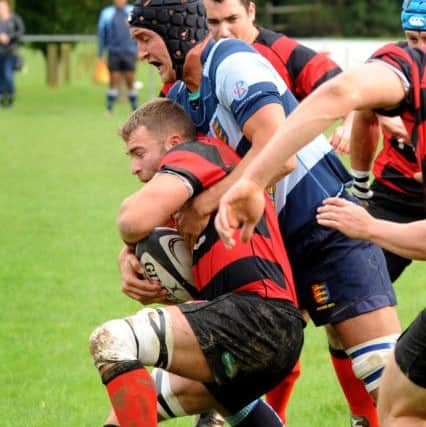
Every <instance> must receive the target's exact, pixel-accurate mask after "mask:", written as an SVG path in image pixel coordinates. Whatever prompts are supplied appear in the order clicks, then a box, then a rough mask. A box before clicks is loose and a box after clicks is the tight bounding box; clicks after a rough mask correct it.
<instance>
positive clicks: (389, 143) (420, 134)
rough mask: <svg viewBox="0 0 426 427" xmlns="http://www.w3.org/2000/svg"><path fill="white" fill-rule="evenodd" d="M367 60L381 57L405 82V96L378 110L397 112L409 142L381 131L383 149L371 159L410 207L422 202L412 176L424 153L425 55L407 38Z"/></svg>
mask: <svg viewBox="0 0 426 427" xmlns="http://www.w3.org/2000/svg"><path fill="white" fill-rule="evenodd" d="M370 60H380V61H384V62H386V63H387V64H389V65H390V66H392V67H393V68H394V69H395V70H396V71H397V72H398V73H399V74H400V75H401V76H402V78H403V79H404V80H405V82H404V84H406V85H408V91H407V96H406V97H405V99H404V100H403V102H402V103H401V104H400V105H399V106H398V107H397V108H394V109H392V110H380V111H377V112H378V113H380V114H383V115H391V116H392V115H393V116H395V115H400V116H401V118H402V120H403V122H404V125H405V127H406V128H407V131H408V133H409V135H411V145H404V144H398V141H397V140H396V138H394V137H392V135H389V134H385V135H384V146H383V150H382V151H381V152H380V153H379V155H378V157H377V158H376V160H375V162H374V167H373V172H374V175H375V177H376V180H377V181H378V182H379V183H381V184H383V185H385V186H387V187H388V188H390V189H392V190H394V191H396V192H398V193H399V194H400V195H402V197H404V199H405V200H406V201H407V203H409V204H410V205H412V206H413V207H415V206H418V207H419V208H421V207H422V206H423V205H424V192H423V188H422V187H423V186H422V185H421V184H419V183H418V182H417V181H415V180H414V179H413V175H414V173H416V172H419V171H420V168H421V162H422V160H423V159H424V158H425V156H426V123H425V119H426V80H425V78H426V76H425V60H426V55H425V53H423V52H422V51H421V50H419V49H411V48H410V47H408V43H407V42H399V43H390V44H387V45H386V46H384V47H383V48H381V49H379V50H378V51H377V52H375V53H374V54H373V55H372V57H371V58H370Z"/></svg>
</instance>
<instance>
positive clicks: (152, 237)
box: [135, 227, 198, 303]
mask: <svg viewBox="0 0 426 427" xmlns="http://www.w3.org/2000/svg"><path fill="white" fill-rule="evenodd" d="M135 252H136V256H137V258H138V259H139V261H140V262H141V264H142V266H143V268H144V270H145V276H146V278H147V279H150V280H158V281H159V282H160V283H161V285H162V286H163V287H164V288H165V289H166V290H167V299H168V300H169V301H171V302H175V303H181V302H185V301H188V300H192V299H194V298H196V297H197V295H198V292H197V290H196V288H195V286H194V281H193V277H192V255H191V253H190V251H189V249H188V248H187V246H186V245H185V242H184V240H183V238H182V237H181V235H180V234H179V233H178V232H177V230H175V229H174V228H169V227H158V228H155V229H154V230H153V231H152V232H151V233H150V234H149V235H148V236H147V237H145V238H144V239H142V240H140V241H139V242H138V243H137V244H136V251H135Z"/></svg>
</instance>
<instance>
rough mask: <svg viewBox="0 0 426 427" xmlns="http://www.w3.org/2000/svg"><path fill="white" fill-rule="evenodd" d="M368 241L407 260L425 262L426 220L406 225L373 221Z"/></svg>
mask: <svg viewBox="0 0 426 427" xmlns="http://www.w3.org/2000/svg"><path fill="white" fill-rule="evenodd" d="M367 237H368V240H371V241H372V242H373V243H376V244H377V245H378V246H380V247H382V248H384V249H386V250H388V251H390V252H394V253H396V254H398V255H400V256H402V257H405V258H409V259H418V260H426V220H422V221H415V222H411V223H408V224H398V223H395V222H390V221H384V220H379V219H374V221H372V223H371V225H370V226H369V231H368V236H367Z"/></svg>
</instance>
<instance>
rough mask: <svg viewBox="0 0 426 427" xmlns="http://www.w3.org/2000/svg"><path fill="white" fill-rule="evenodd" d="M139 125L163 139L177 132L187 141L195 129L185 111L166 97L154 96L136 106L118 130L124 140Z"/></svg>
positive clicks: (192, 138)
mask: <svg viewBox="0 0 426 427" xmlns="http://www.w3.org/2000/svg"><path fill="white" fill-rule="evenodd" d="M140 126H144V127H145V128H146V129H147V130H148V131H149V132H151V133H153V134H154V135H155V136H157V137H159V138H161V139H165V138H166V137H167V136H168V135H170V134H171V133H177V134H179V135H181V136H182V137H183V139H185V140H187V141H194V140H195V139H196V137H197V130H196V128H195V126H194V124H193V122H192V120H191V118H190V116H189V115H188V114H187V113H186V111H185V110H184V109H183V108H182V107H181V106H180V105H179V104H177V103H176V102H174V101H173V100H171V99H168V98H154V99H153V100H151V101H148V102H146V103H145V104H143V105H142V106H141V107H140V108H138V109H137V110H136V111H135V112H134V113H133V114H132V115H131V116H130V117H129V118H128V119H127V121H126V122H125V123H124V125H123V126H122V127H121V128H120V129H119V130H118V134H119V135H120V136H121V137H122V138H123V140H124V141H125V142H128V141H129V138H130V136H131V134H132V133H133V132H134V131H135V130H136V129H138V128H139V127H140Z"/></svg>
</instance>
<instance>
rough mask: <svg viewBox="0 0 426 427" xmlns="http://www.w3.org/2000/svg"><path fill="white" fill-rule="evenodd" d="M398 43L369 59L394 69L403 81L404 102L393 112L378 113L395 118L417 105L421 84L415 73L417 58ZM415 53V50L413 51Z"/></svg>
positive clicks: (388, 45)
mask: <svg viewBox="0 0 426 427" xmlns="http://www.w3.org/2000/svg"><path fill="white" fill-rule="evenodd" d="M403 46H405V45H401V44H398V43H389V44H387V45H385V46H384V47H382V48H381V49H379V50H378V51H376V52H375V53H374V54H373V55H372V56H371V57H370V58H369V59H368V62H376V61H377V62H381V63H383V64H385V65H386V66H388V67H389V68H390V69H392V70H393V71H394V72H395V73H396V74H397V75H398V76H399V78H400V79H401V84H402V86H403V87H404V91H405V93H406V98H405V99H404V101H403V102H402V103H401V104H400V105H399V106H398V107H397V108H395V109H392V110H377V111H376V112H377V113H380V114H383V115H387V116H395V115H400V114H401V113H402V111H403V110H404V109H405V108H406V107H407V106H408V105H414V104H415V97H414V92H415V87H417V86H418V85H419V84H420V82H417V81H416V80H418V78H416V73H414V72H413V71H414V70H415V69H416V67H415V66H414V65H415V57H412V56H411V55H410V53H409V52H408V51H407V49H406V48H404V47H403ZM411 51H412V53H415V50H411Z"/></svg>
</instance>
